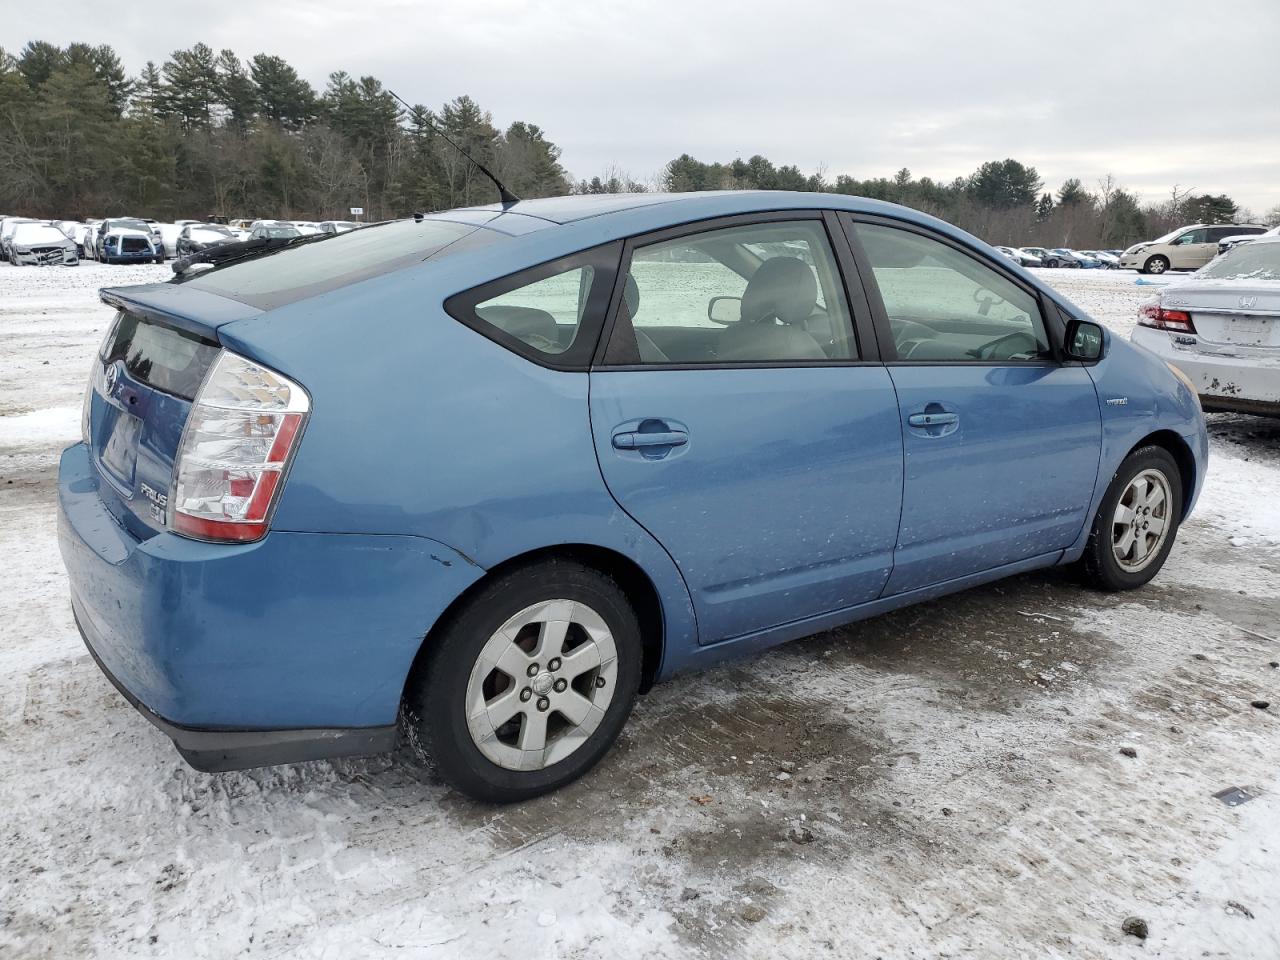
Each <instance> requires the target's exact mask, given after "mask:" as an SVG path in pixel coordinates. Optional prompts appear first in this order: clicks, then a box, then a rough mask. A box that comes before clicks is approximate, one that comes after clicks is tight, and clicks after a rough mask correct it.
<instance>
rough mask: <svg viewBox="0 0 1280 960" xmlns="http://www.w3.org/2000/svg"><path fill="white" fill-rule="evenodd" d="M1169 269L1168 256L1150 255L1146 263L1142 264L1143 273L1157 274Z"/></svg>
mask: <svg viewBox="0 0 1280 960" xmlns="http://www.w3.org/2000/svg"><path fill="white" fill-rule="evenodd" d="M1168 269H1169V258H1168V257H1161V256H1154V257H1150V258H1149V259H1148V260H1147V262H1146V263H1144V264H1143V265H1142V272H1143V273H1154V274H1156V275H1157V276H1159V275H1160V274H1162V273H1164V272H1165V271H1166V270H1168Z"/></svg>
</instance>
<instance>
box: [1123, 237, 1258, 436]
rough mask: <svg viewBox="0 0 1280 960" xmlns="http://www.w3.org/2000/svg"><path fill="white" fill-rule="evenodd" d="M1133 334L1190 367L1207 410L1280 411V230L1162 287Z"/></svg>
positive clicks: (1171, 361) (1169, 358)
mask: <svg viewBox="0 0 1280 960" xmlns="http://www.w3.org/2000/svg"><path fill="white" fill-rule="evenodd" d="M1131 339H1132V340H1133V342H1134V343H1137V344H1140V345H1141V346H1144V347H1146V348H1148V349H1149V350H1152V351H1154V352H1155V353H1157V354H1159V355H1160V356H1161V357H1163V358H1164V360H1165V361H1166V362H1167V363H1169V365H1170V366H1172V367H1174V368H1176V369H1177V370H1180V371H1181V372H1182V373H1183V374H1185V375H1186V376H1187V378H1188V379H1190V381H1191V383H1192V386H1193V387H1194V389H1195V391H1196V393H1197V394H1199V396H1200V402H1201V404H1202V405H1203V406H1204V409H1205V410H1227V411H1235V412H1239V413H1259V414H1267V415H1270V416H1280V236H1276V237H1258V238H1256V239H1254V240H1253V241H1252V242H1250V243H1244V244H1239V245H1238V246H1235V247H1232V248H1231V249H1230V250H1228V251H1227V252H1226V253H1225V254H1223V255H1222V256H1220V257H1218V258H1217V259H1215V260H1214V261H1213V262H1212V263H1209V264H1208V265H1207V266H1204V267H1201V268H1200V269H1199V270H1198V271H1196V272H1195V273H1193V274H1192V275H1191V276H1190V277H1188V278H1187V279H1185V280H1179V281H1178V282H1177V283H1172V284H1170V285H1169V286H1167V287H1165V288H1164V289H1162V290H1161V291H1160V293H1159V294H1157V295H1156V297H1155V298H1154V299H1152V300H1149V301H1147V302H1146V303H1144V304H1143V305H1142V306H1141V308H1140V309H1139V311H1138V326H1137V327H1135V328H1134V331H1133V334H1132V337H1131Z"/></svg>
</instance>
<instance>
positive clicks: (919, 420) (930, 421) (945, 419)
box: [907, 413, 960, 427]
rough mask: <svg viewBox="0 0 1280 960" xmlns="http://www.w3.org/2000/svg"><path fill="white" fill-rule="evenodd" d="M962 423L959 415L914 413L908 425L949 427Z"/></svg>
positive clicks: (908, 420) (908, 419) (908, 418)
mask: <svg viewBox="0 0 1280 960" xmlns="http://www.w3.org/2000/svg"><path fill="white" fill-rule="evenodd" d="M959 422H960V414H958V413H913V414H911V416H909V417H907V423H909V424H910V425H911V426H913V427H947V426H950V425H951V424H953V423H959Z"/></svg>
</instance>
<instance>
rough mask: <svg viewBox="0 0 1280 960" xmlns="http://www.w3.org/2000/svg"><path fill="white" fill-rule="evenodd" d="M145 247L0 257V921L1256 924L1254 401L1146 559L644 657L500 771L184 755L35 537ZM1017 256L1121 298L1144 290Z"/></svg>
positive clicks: (417, 951) (1270, 889)
mask: <svg viewBox="0 0 1280 960" xmlns="http://www.w3.org/2000/svg"><path fill="white" fill-rule="evenodd" d="M166 275H167V270H166V269H165V268H162V267H154V266H145V267H141V266H140V267H104V266H102V265H99V264H93V263H86V264H83V265H82V266H80V267H78V268H75V269H34V268H21V269H16V268H12V267H9V266H7V265H6V266H0V558H3V560H2V561H0V566H2V569H3V571H4V575H3V576H2V577H0V609H2V610H3V611H4V613H3V619H0V771H2V772H0V811H3V820H2V823H3V840H2V843H0V956H5V957H15V958H19V957H20V958H41V957H50V958H66V957H73V956H75V957H82V956H83V957H87V956H109V957H131V958H136V957H181V958H184V960H185V958H192V957H224V956H237V955H245V956H254V957H268V958H271V957H295V956H296V957H323V958H327V957H333V958H342V960H350V958H359V957H397V958H400V957H406V958H418V957H424V958H455V957H456V958H488V957H495V958H502V957H520V958H544V957H546V958H552V957H555V958H572V957H582V958H586V957H593V958H594V957H608V958H632V957H635V958H640V957H647V958H657V957H673V958H684V957H704V956H714V957H721V956H723V957H734V958H744V957H768V958H791V957H795V958H802V957H803V958H809V957H825V956H831V957H877V956H879V957H920V958H924V957H930V958H932V957H971V958H982V960H994V958H1006V957H1007V958H1013V957H1108V958H1117V957H1118V958H1125V957H1141V956H1156V957H1164V958H1174V957H1178V958H1183V957H1185V958H1191V957H1232V958H1237V960H1238V958H1258V960H1274V958H1276V957H1278V956H1280V773H1278V772H1277V765H1276V758H1277V756H1278V755H1280V669H1277V668H1276V666H1275V664H1276V662H1277V661H1280V642H1277V640H1276V639H1274V638H1276V637H1278V636H1280V421H1266V420H1259V419H1252V418H1248V417H1232V416H1220V415H1215V416H1213V417H1212V418H1211V431H1212V434H1213V451H1212V457H1213V459H1212V463H1211V472H1210V476H1209V480H1208V485H1207V487H1206V489H1205V492H1204V495H1203V497H1202V499H1201V503H1200V506H1199V509H1198V511H1197V514H1196V515H1195V516H1194V517H1193V518H1192V519H1191V520H1190V521H1189V522H1188V524H1187V525H1186V527H1185V528H1184V529H1183V531H1182V533H1181V535H1180V537H1179V542H1178V545H1177V547H1176V548H1175V550H1174V552H1173V555H1172V557H1171V559H1170V561H1169V563H1168V565H1167V567H1166V568H1165V570H1164V572H1163V573H1162V574H1161V575H1160V576H1159V577H1158V578H1157V580H1156V581H1155V582H1154V583H1153V584H1151V585H1150V586H1149V587H1148V588H1146V589H1144V590H1141V591H1138V592H1136V593H1133V594H1128V595H1124V596H1107V595H1101V594H1097V593H1093V592H1090V591H1088V590H1085V589H1082V588H1080V587H1078V586H1076V585H1075V584H1074V583H1073V582H1072V581H1071V580H1070V579H1069V578H1068V577H1066V576H1064V575H1060V574H1057V573H1048V574H1043V573H1042V574H1036V575H1032V576H1025V577H1021V578H1017V579H1014V580H1011V581H1006V582H1003V583H999V584H995V585H993V586H990V587H986V588H982V589H978V590H973V591H970V592H968V593H965V594H962V595H959V596H955V597H950V598H946V599H943V600H939V601H936V602H934V603H930V604H927V605H924V606H920V607H916V608H913V609H910V610H906V611H902V612H899V613H897V614H893V615H890V616H886V617H882V618H879V619H877V620H874V621H871V622H869V623H864V624H860V625H857V626H853V627H849V628H846V629H842V630H837V631H834V632H831V633H827V634H822V635H820V636H816V637H812V638H810V639H807V640H803V641H800V642H797V643H794V644H790V645H788V646H786V647H783V648H781V649H779V650H776V651H774V652H771V653H769V654H766V655H763V656H759V657H756V658H753V659H748V660H744V661H738V662H735V663H731V664H727V665H725V666H722V667H720V668H717V669H715V670H711V671H709V672H707V673H703V674H700V675H695V676H687V677H682V678H679V679H677V680H676V681H674V682H672V683H670V684H667V685H664V686H661V687H658V688H656V689H655V690H654V691H653V692H652V693H651V694H650V695H649V696H647V697H646V698H644V699H643V701H642V702H641V703H640V705H639V706H638V708H637V710H636V713H635V715H634V716H633V718H632V721H631V723H630V724H629V726H628V729H627V731H626V733H625V734H624V736H623V739H622V741H621V743H620V745H619V747H618V748H617V749H616V750H614V751H613V752H612V754H611V755H610V756H609V757H608V758H607V760H606V761H605V762H604V764H603V765H602V766H601V768H600V769H599V770H597V771H596V772H595V773H594V774H592V775H590V776H588V777H587V778H586V779H584V780H583V781H581V782H579V783H578V784H575V785H574V786H572V787H570V788H569V789H566V790H564V791H562V792H560V793H558V794H556V795H553V796H549V797H544V798H542V799H539V800H537V801H535V802H532V803H527V804H524V805H521V806H516V807H509V808H503V809H495V808H490V807H484V806H480V805H477V804H474V803H471V802H469V801H467V800H464V799H462V798H460V797H458V796H456V795H454V794H452V793H451V792H449V791H448V790H446V789H445V788H444V787H443V785H442V784H441V783H440V782H439V780H438V779H437V778H436V777H435V775H434V774H433V773H432V772H431V771H430V770H426V769H422V768H421V767H419V766H416V765H415V764H414V763H413V762H412V761H411V760H409V759H408V758H406V757H403V756H395V757H387V758H377V759H370V760H351V761H341V762H335V763H311V764H303V765H298V766H292V767H287V768H281V769H268V770H257V771H250V772H247V773H238V774H226V775H217V776H211V775H205V774H200V773H196V772H194V771H192V770H190V769H189V768H188V767H187V766H186V765H185V764H184V763H183V762H182V761H181V760H180V759H179V758H178V756H177V754H176V753H175V752H174V750H173V749H172V747H171V746H170V744H169V743H168V741H167V740H166V739H165V738H164V737H163V736H162V735H161V734H160V733H159V732H157V731H156V730H155V729H153V728H152V727H151V726H150V725H149V724H148V723H146V721H144V720H143V719H142V718H141V717H139V716H138V715H137V714H136V713H135V712H134V711H133V709H132V708H130V707H129V706H128V705H127V704H126V703H125V702H124V700H123V699H122V698H121V697H120V696H119V695H118V694H117V693H116V692H115V690H114V689H112V687H111V686H110V685H109V684H108V682H107V681H106V680H105V679H104V678H103V677H102V675H101V674H100V673H99V672H98V670H97V668H96V667H95V666H94V664H93V663H92V661H91V660H90V659H89V657H88V655H87V654H86V652H85V650H84V648H83V646H82V644H81V641H80V639H79V637H78V635H77V633H76V630H75V627H74V626H73V624H72V621H71V617H70V613H69V610H68V604H67V590H66V583H65V577H64V574H63V571H62V565H61V562H60V560H59V557H58V552H57V547H56V542H55V529H54V528H55V522H54V506H53V505H54V477H55V471H56V462H57V456H58V452H59V450H60V449H61V447H62V446H64V445H65V444H67V443H69V442H72V441H73V440H75V439H76V438H77V436H78V434H79V408H80V400H81V395H82V392H83V386H84V380H85V374H86V371H87V368H88V365H89V360H90V356H91V354H92V351H93V349H94V347H95V346H96V345H97V343H98V341H99V339H100V338H101V336H102V334H103V330H104V327H105V324H106V323H107V321H108V320H109V317H110V313H109V311H108V310H106V309H105V308H104V307H102V306H101V305H100V304H99V303H98V302H97V300H96V296H95V291H96V288H97V287H99V286H102V285H108V284H112V285H114V284H124V283H131V282H142V281H146V280H151V279H159V278H162V277H164V276H166ZM1045 276H1046V277H1048V279H1049V281H1050V282H1051V283H1053V284H1054V285H1055V286H1056V287H1058V288H1059V289H1061V290H1063V291H1064V292H1065V293H1066V294H1067V295H1068V296H1070V297H1071V298H1072V299H1073V300H1074V301H1075V302H1076V303H1078V304H1079V305H1080V306H1082V307H1084V308H1085V309H1087V310H1089V311H1091V312H1092V313H1093V314H1094V315H1095V316H1097V317H1098V318H1099V319H1101V320H1102V321H1104V322H1106V323H1107V324H1109V325H1110V326H1112V327H1113V328H1114V329H1116V330H1117V331H1118V332H1120V333H1122V334H1127V332H1128V329H1129V326H1130V324H1131V323H1132V317H1133V315H1134V310H1135V307H1136V304H1137V303H1138V302H1139V301H1140V300H1142V299H1144V298H1145V297H1146V296H1147V295H1148V291H1149V290H1150V288H1143V287H1140V286H1135V284H1134V279H1135V275H1134V274H1132V273H1127V272H1123V273H1112V272H1105V273H1104V272H1095V271H1088V272H1083V271H1065V270H1064V271H1045ZM1254 700H1268V701H1271V702H1272V703H1273V706H1272V707H1271V708H1270V709H1268V710H1261V709H1257V708H1255V707H1252V706H1250V702H1251V701H1254ZM1122 748H1126V749H1130V748H1131V750H1132V751H1133V752H1134V755H1133V756H1128V755H1124V754H1122V753H1121V749H1122ZM1233 786H1235V787H1247V788H1249V789H1250V790H1251V791H1252V792H1253V793H1254V794H1256V799H1253V800H1251V801H1249V802H1247V803H1244V804H1243V805H1240V806H1236V807H1228V806H1226V805H1224V804H1223V803H1222V802H1220V801H1219V800H1217V799H1215V798H1214V796H1213V794H1214V793H1216V792H1218V791H1220V790H1222V789H1224V788H1227V787H1233ZM1129 917H1138V918H1141V919H1143V920H1145V921H1146V923H1147V924H1148V927H1149V931H1150V936H1149V938H1148V939H1147V940H1146V941H1145V943H1143V942H1142V941H1140V940H1138V939H1136V938H1135V937H1133V936H1127V935H1125V934H1124V933H1123V932H1122V929H1121V927H1122V923H1123V922H1124V921H1125V920H1126V918H1129Z"/></svg>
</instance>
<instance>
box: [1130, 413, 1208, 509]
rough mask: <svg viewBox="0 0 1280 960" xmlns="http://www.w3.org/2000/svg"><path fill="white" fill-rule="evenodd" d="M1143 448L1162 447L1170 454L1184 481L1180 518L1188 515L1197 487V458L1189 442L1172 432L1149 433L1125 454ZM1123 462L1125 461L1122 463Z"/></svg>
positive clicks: (1158, 431) (1179, 506)
mask: <svg viewBox="0 0 1280 960" xmlns="http://www.w3.org/2000/svg"><path fill="white" fill-rule="evenodd" d="M1143 447H1161V448H1163V449H1164V450H1167V451H1168V452H1169V455H1170V456H1172V457H1173V460H1174V462H1175V463H1176V464H1177V465H1178V474H1179V477H1180V479H1181V480H1182V503H1180V504H1179V505H1178V508H1179V510H1180V514H1179V515H1180V516H1183V517H1185V516H1186V515H1187V508H1188V507H1189V506H1190V505H1191V499H1192V497H1193V496H1194V491H1195V485H1196V458H1195V456H1194V455H1193V454H1192V452H1191V447H1190V446H1188V444H1187V441H1186V440H1184V439H1183V438H1182V437H1180V436H1179V435H1178V434H1176V433H1174V432H1173V431H1172V430H1157V431H1155V432H1154V433H1149V434H1147V435H1146V436H1145V437H1143V438H1142V439H1141V440H1139V441H1138V442H1137V443H1135V444H1134V445H1133V447H1132V448H1131V449H1130V450H1129V452H1128V453H1126V454H1125V457H1126V458H1127V457H1129V456H1130V455H1132V454H1133V453H1134V451H1136V450H1141V449H1142V448H1143ZM1122 462H1123V461H1122Z"/></svg>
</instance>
